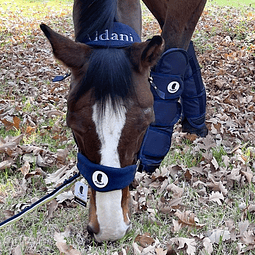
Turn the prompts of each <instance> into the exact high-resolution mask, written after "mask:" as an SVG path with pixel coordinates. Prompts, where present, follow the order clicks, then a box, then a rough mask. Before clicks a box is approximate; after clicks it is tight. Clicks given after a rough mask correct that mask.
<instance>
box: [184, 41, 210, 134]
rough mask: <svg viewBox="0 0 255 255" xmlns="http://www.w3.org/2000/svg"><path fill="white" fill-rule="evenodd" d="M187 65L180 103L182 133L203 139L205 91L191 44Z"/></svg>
mask: <svg viewBox="0 0 255 255" xmlns="http://www.w3.org/2000/svg"><path fill="white" fill-rule="evenodd" d="M188 56H189V65H188V67H187V70H186V73H185V77H184V90H183V93H182V95H181V101H182V131H183V132H187V133H191V134H196V135H198V136H201V137H205V136H206V135H207V134H208V129H207V127H206V125H205V113H206V91H205V87H204V83H203V80H202V77H201V72H200V66H199V63H198V61H197V58H196V55H195V50H194V47H193V43H192V42H190V45H189V49H188Z"/></svg>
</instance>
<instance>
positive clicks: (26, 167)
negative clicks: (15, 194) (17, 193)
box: [18, 161, 30, 177]
mask: <svg viewBox="0 0 255 255" xmlns="http://www.w3.org/2000/svg"><path fill="white" fill-rule="evenodd" d="M18 170H19V171H21V173H22V174H23V175H24V177H26V175H27V174H28V173H29V171H30V164H29V162H27V161H25V163H24V164H23V166H22V167H21V168H19V169H18Z"/></svg>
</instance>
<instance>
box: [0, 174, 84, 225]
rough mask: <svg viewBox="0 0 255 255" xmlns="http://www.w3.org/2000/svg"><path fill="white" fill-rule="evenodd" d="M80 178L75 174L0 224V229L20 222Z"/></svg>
mask: <svg viewBox="0 0 255 255" xmlns="http://www.w3.org/2000/svg"><path fill="white" fill-rule="evenodd" d="M79 177H80V173H77V174H75V175H74V176H73V177H71V178H70V179H68V180H65V181H64V183H63V184H62V185H60V186H59V187H57V188H56V189H55V190H53V191H52V192H51V193H50V194H48V195H46V196H44V197H43V198H41V199H40V200H38V201H36V202H35V203H34V204H32V205H30V206H29V207H26V208H25V209H24V210H22V211H21V212H20V213H17V214H16V215H14V216H12V217H11V218H9V219H7V220H5V221H3V222H1V223H0V229H1V228H4V227H6V226H7V225H9V224H12V223H13V222H15V221H18V220H20V219H21V218H22V217H23V216H24V215H26V214H28V213H30V212H32V211H33V210H35V209H36V208H37V207H39V206H41V205H43V204H45V203H47V202H49V201H51V200H52V199H53V198H55V197H56V196H57V195H59V194H60V193H61V192H63V190H65V189H67V188H68V187H70V186H71V185H73V183H74V181H76V179H77V178H79Z"/></svg>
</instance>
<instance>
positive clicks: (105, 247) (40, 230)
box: [0, 0, 255, 255]
mask: <svg viewBox="0 0 255 255" xmlns="http://www.w3.org/2000/svg"><path fill="white" fill-rule="evenodd" d="M246 2H247V3H248V4H249V3H250V1H246ZM253 2H254V1H253ZM253 2H251V3H253ZM210 3H214V2H213V1H209V2H208V7H207V9H206V12H207V13H206V14H205V15H206V18H208V17H209V20H210V21H213V20H215V17H217V18H218V19H219V21H220V22H219V24H216V23H210V24H209V28H208V29H205V28H199V29H198V30H197V31H196V32H195V35H194V41H195V42H196V45H201V49H202V50H201V52H202V53H203V52H210V53H209V54H211V51H213V50H215V51H217V48H216V42H215V41H214V40H213V41H210V40H211V39H212V38H213V36H217V35H219V34H221V35H222V36H223V37H224V36H227V35H231V36H235V38H236V39H237V40H244V41H245V40H246V38H247V37H246V34H247V33H246V30H249V29H246V27H248V28H250V27H252V26H251V24H253V16H252V14H249V13H251V11H250V10H249V8H247V7H245V8H243V9H242V10H241V11H240V10H239V11H238V15H237V17H235V19H233V18H232V17H231V15H230V14H229V12H230V10H232V9H231V8H233V7H231V8H230V9H229V7H227V8H225V7H224V6H225V5H228V4H230V2H229V1H224V2H223V3H222V6H223V7H222V8H215V7H213V6H211V5H210ZM232 3H234V2H233V1H231V5H232ZM217 4H218V3H217ZM234 6H236V3H235V4H234ZM71 8H72V1H71V0H70V1H56V0H49V1H44V0H38V1H25V0H20V1H14V0H13V1H8V2H7V1H3V0H0V45H1V48H0V54H1V51H2V52H7V53H6V54H7V55H8V54H10V56H12V55H11V54H12V53H13V52H12V50H13V51H14V53H15V51H17V50H20V48H19V46H20V47H21V48H22V49H23V50H29V47H31V45H30V44H35V45H37V44H39V42H41V41H42V42H43V43H44V48H45V49H47V50H48V51H50V45H49V44H46V43H45V41H46V40H45V41H43V39H42V38H43V36H42V35H41V36H38V35H40V33H41V31H40V30H39V24H40V23H41V22H45V23H49V24H50V25H51V26H53V27H54V28H56V29H57V30H58V31H61V32H63V33H65V32H68V33H71V31H72V29H73V28H72V25H71V20H72V18H71ZM143 12H144V15H145V18H144V21H145V26H146V24H150V25H151V23H153V22H155V21H153V17H152V16H151V15H150V14H148V11H146V10H145V8H144V6H143ZM6 17H9V20H8V22H9V23H8V24H7V23H5V22H4V18H6ZM247 17H248V18H247ZM249 18H250V20H249ZM19 22H20V23H19ZM232 22H236V23H235V26H231V24H232ZM153 24H154V25H155V26H154V25H153V26H148V27H149V28H150V29H151V28H152V27H153V29H151V31H149V30H150V29H148V30H147V31H145V33H144V38H145V37H146V36H151V35H152V34H153V33H154V28H155V27H156V23H153ZM210 26H211V27H210ZM10 27H11V28H13V29H9V28H10ZM155 31H156V32H157V33H158V30H156V29H155ZM13 37H15V38H16V40H17V41H16V43H13V41H12V38H13ZM245 43H246V41H245ZM242 45H243V42H242ZM248 48H250V49H252V48H253V46H252V45H247V49H248ZM33 52H36V51H33ZM5 57H6V56H5ZM23 58H24V60H25V59H26V55H24V57H23ZM35 58H38V59H39V60H40V61H42V62H41V66H49V68H50V69H52V70H54V71H56V70H57V72H61V71H62V69H60V68H61V67H59V64H58V63H56V62H52V60H50V57H49V56H47V58H46V59H47V61H46V60H45V59H43V60H42V56H41V55H40V56H39V57H38V56H35ZM10 59H12V58H11V57H10V58H8V60H10ZM30 64H32V63H30V62H29V63H27V65H30ZM9 70H12V67H9ZM52 75H53V74H52V72H51V73H50V74H49V77H47V79H48V81H47V80H46V79H45V80H44V81H42V80H40V79H37V80H35V81H32V80H29V79H28V80H25V81H23V82H24V83H26V84H27V85H28V87H29V86H31V87H32V86H35V87H36V88H38V96H37V97H34V101H35V102H37V101H40V100H42V99H40V98H39V96H40V95H44V92H43V91H45V89H46V91H51V90H52V89H53V88H54V86H55V85H53V84H52V83H51V82H49V80H50V79H51V76H52ZM22 78H23V77H20V80H19V81H22ZM29 78H30V77H29ZM9 80H11V79H10V77H9V78H8V79H5V80H4V82H3V83H1V85H0V93H1V96H2V99H3V100H5V99H6V100H7V101H8V100H9V101H8V102H9V103H10V105H11V106H15V110H14V113H13V114H14V115H15V116H19V117H20V118H21V121H23V120H24V116H26V115H28V116H30V117H33V116H34V118H35V119H36V118H40V119H41V120H42V121H40V122H38V123H36V129H35V130H34V132H33V133H32V134H26V135H25V136H24V139H23V141H22V142H21V145H23V144H28V145H35V146H39V147H43V148H45V149H47V150H49V151H51V152H56V150H57V149H60V148H62V149H63V148H68V150H69V155H68V160H73V161H74V160H75V157H76V155H75V154H76V150H75V143H74V141H73V140H72V133H71V130H70V129H69V128H67V127H66V124H65V116H62V117H46V116H44V115H43V114H42V111H40V110H41V109H39V106H38V105H36V104H33V103H32V102H31V101H30V100H29V96H31V95H29V91H21V92H20V91H18V92H15V91H14V92H13V93H12V94H8V86H9V85H8V81H9ZM19 81H17V82H19ZM66 84H68V82H67V83H61V87H64V88H65V87H66V88H68V86H69V85H66ZM41 87H43V89H44V90H42V88H41ZM61 93H62V92H61ZM64 96H66V92H63V97H64ZM45 101H47V100H45ZM49 105H50V107H55V108H56V109H58V110H60V111H64V110H66V109H65V108H64V107H63V106H61V105H59V103H58V102H54V100H53V102H51V101H50V100H49V101H47V102H44V103H42V104H40V107H42V108H44V107H46V108H47V106H49ZM32 119H33V118H32ZM58 121H59V127H60V128H61V134H63V135H65V136H66V137H68V139H70V140H69V141H68V142H65V141H64V142H62V141H60V140H59V139H54V136H55V135H56V134H58V133H59V132H53V131H52V128H53V127H54V124H55V123H56V122H58ZM27 126H28V124H21V128H20V129H19V130H15V129H11V130H9V131H6V128H5V127H4V126H3V125H1V126H0V137H2V138H6V137H7V136H17V135H19V134H21V133H24V131H25V130H26V127H27ZM224 139H227V138H224ZM252 146H253V145H252ZM194 148H195V145H194V144H192V143H191V142H190V141H189V140H188V139H179V140H178V141H174V140H173V145H172V148H171V150H170V152H169V154H168V155H167V157H166V158H165V159H164V161H163V163H162V165H165V166H167V167H168V166H171V165H178V166H180V170H179V171H178V173H177V177H178V178H176V179H173V178H172V177H171V176H168V181H169V183H173V182H174V183H175V184H176V185H177V186H178V187H180V188H183V189H184V193H183V195H182V205H180V207H179V209H180V210H182V211H184V210H190V211H192V212H194V213H195V215H196V217H197V218H198V219H199V223H201V224H205V226H204V227H203V228H201V229H191V230H188V229H187V227H185V228H183V229H181V230H180V231H178V232H176V233H174V232H173V231H172V227H173V224H172V219H175V220H178V219H177V217H176V216H175V215H174V210H173V211H169V212H167V213H162V212H160V210H159V209H160V203H159V202H160V200H161V199H163V198H164V199H165V200H171V199H172V196H173V193H172V192H169V191H168V190H166V188H165V189H163V190H162V191H161V192H160V193H158V190H157V189H156V188H153V189H151V188H149V187H147V186H145V187H144V191H146V192H148V194H146V195H145V194H142V195H144V196H146V198H145V200H146V203H147V205H148V207H149V208H150V209H156V210H157V212H156V214H155V218H153V220H152V216H151V214H150V213H149V212H148V211H146V210H144V211H142V210H141V211H138V212H136V213H134V214H132V216H131V220H132V223H133V228H132V230H131V231H130V232H129V233H128V234H127V235H126V236H125V237H123V238H122V239H121V240H119V241H117V242H114V243H112V242H104V243H103V244H102V245H99V244H96V243H95V242H94V241H93V240H92V239H91V237H89V236H88V233H87V231H86V224H87V222H88V210H87V209H84V208H83V207H81V206H79V205H78V206H75V205H74V203H73V202H72V203H70V204H67V203H63V204H61V205H59V208H58V209H57V210H56V211H55V212H54V217H53V218H51V219H47V206H46V205H43V206H41V207H40V208H38V209H37V210H35V211H34V212H32V213H31V214H29V215H27V216H25V217H24V218H23V219H22V220H21V221H19V222H16V223H15V224H13V225H11V226H8V227H6V228H4V229H2V230H1V231H0V253H1V254H6V255H7V254H8V255H9V254H11V252H12V251H13V249H14V248H15V247H17V246H18V245H20V246H21V250H22V254H45V255H46V254H47V255H48V254H54V255H55V254H56V255H58V254H59V250H58V248H57V246H56V242H55V240H54V233H55V231H57V232H63V231H65V229H66V227H67V226H69V227H70V228H71V234H70V236H69V237H68V238H66V240H67V243H68V244H70V245H72V246H73V247H74V248H76V249H77V250H79V251H80V252H81V254H113V253H114V252H119V253H120V252H121V250H122V248H125V249H127V248H129V252H127V254H130V255H133V252H132V243H133V242H134V239H135V237H136V236H137V235H138V234H144V233H145V232H149V233H151V236H152V237H153V238H154V239H156V238H157V239H158V240H159V241H160V243H161V247H163V248H164V249H167V245H168V242H169V240H170V239H171V238H172V237H186V238H193V237H197V236H202V235H203V236H205V235H206V234H207V232H208V231H211V230H213V229H217V228H221V227H222V226H223V225H224V222H225V221H226V220H227V219H233V220H234V224H235V228H236V229H238V223H239V222H240V221H242V220H245V219H247V220H249V222H250V223H252V224H254V222H255V217H254V213H250V212H247V214H244V211H243V209H242V208H240V204H245V205H248V204H249V203H253V198H254V193H255V187H254V184H253V183H251V184H247V182H245V183H244V186H240V185H238V183H234V184H233V187H231V188H230V189H229V191H228V194H227V196H226V198H227V199H228V202H223V204H222V206H219V205H218V204H217V203H216V202H213V201H212V202H210V203H206V199H207V198H208V194H211V192H212V189H211V188H209V187H206V188H205V189H204V191H203V189H202V187H198V188H195V187H193V186H192V185H193V184H194V182H196V181H203V182H204V183H206V182H208V180H207V177H208V176H207V175H208V172H206V171H204V172H202V173H201V174H197V175H196V174H192V176H193V177H194V178H193V179H192V180H187V178H186V176H185V173H186V171H187V169H190V168H192V167H199V166H200V164H207V167H208V168H210V167H211V165H210V161H209V160H208V159H205V158H204V157H203V153H204V151H203V150H194ZM209 152H210V153H211V155H212V156H213V157H214V158H215V159H216V161H217V163H218V164H219V166H220V167H225V166H224V165H223V161H222V156H226V155H227V156H229V157H232V160H233V156H234V155H233V154H232V155H230V154H228V153H227V152H226V150H225V148H224V147H223V146H219V147H215V148H213V149H209ZM242 153H243V154H242V155H243V156H245V157H247V163H246V164H247V165H248V166H251V167H250V168H251V169H253V168H252V162H253V160H254V156H253V155H252V149H251V148H246V147H243V148H242ZM0 157H1V158H0V159H1V160H2V159H3V158H5V157H6V154H4V153H1V154H0ZM22 163H23V161H22V158H21V156H17V157H15V161H14V165H13V167H11V168H9V169H6V170H2V171H0V196H2V197H3V199H4V203H0V208H1V209H0V219H3V218H4V214H3V213H4V211H5V210H12V206H13V205H16V204H18V203H20V202H27V201H29V200H31V199H32V198H35V197H37V198H41V197H42V196H44V195H45V191H46V189H47V188H50V187H49V186H47V185H46V184H45V182H44V179H43V178H42V177H38V176H34V177H32V178H30V179H28V180H27V191H26V192H25V193H22V189H21V183H22V179H23V175H22V174H21V172H19V171H17V169H18V168H19V167H21V166H22ZM234 164H236V162H235V161H233V164H232V166H231V165H230V166H229V169H230V170H231V167H234V166H235V165H234ZM35 167H36V166H35V165H34V164H33V163H32V164H31V171H32V170H35ZM56 169H58V167H57V166H56V165H52V167H50V168H45V169H44V170H45V171H46V172H47V173H50V172H54V171H55V170H56ZM217 174H220V173H217ZM148 178H149V177H148ZM222 178H223V177H222ZM169 183H167V184H169ZM224 185H226V184H225V183H224ZM203 192H204V193H203ZM140 195H141V194H140ZM0 198H1V197H0ZM237 242H239V240H237V241H233V242H225V241H222V240H221V241H220V243H219V244H214V245H213V246H214V252H213V255H216V254H223V253H222V252H223V251H224V252H225V254H232V255H234V254H237ZM200 247H202V243H201V241H200V243H199V245H198V248H200ZM178 254H186V253H185V252H184V251H180V250H178ZM247 254H252V253H247ZM253 254H254V252H253Z"/></svg>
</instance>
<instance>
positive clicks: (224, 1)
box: [207, 0, 255, 7]
mask: <svg viewBox="0 0 255 255" xmlns="http://www.w3.org/2000/svg"><path fill="white" fill-rule="evenodd" d="M207 3H208V4H218V5H221V6H233V7H244V6H251V7H255V1H254V0H207Z"/></svg>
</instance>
